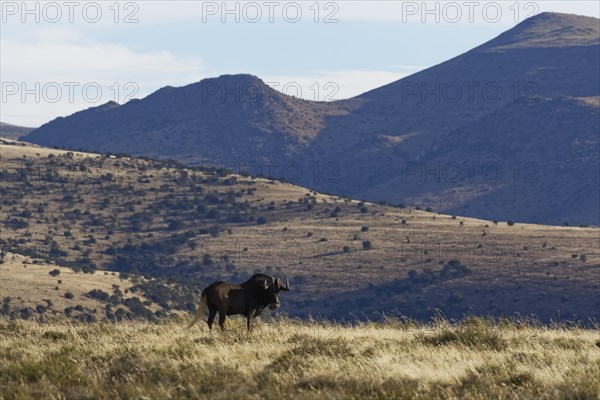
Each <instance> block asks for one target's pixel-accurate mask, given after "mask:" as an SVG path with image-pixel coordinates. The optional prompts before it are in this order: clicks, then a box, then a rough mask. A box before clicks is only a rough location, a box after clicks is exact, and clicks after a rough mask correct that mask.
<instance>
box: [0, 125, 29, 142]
mask: <svg viewBox="0 0 600 400" xmlns="http://www.w3.org/2000/svg"><path fill="white" fill-rule="evenodd" d="M34 129H35V128H27V127H25V126H17V125H12V124H7V123H6V122H0V136H1V137H3V138H7V139H18V138H19V137H21V136H25V135H27V134H28V133H29V132H31V131H32V130H34Z"/></svg>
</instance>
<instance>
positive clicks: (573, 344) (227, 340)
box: [0, 318, 600, 399]
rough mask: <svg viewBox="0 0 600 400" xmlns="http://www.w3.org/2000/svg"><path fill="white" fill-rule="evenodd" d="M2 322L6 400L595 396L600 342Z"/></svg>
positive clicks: (499, 328) (542, 333)
mask: <svg viewBox="0 0 600 400" xmlns="http://www.w3.org/2000/svg"><path fill="white" fill-rule="evenodd" d="M185 322H186V321H171V322H167V323H164V324H150V323H120V324H110V323H94V324H75V325H72V324H70V323H68V322H66V321H64V322H55V323H49V324H38V323H35V322H32V321H15V322H8V321H6V320H4V321H0V334H1V338H2V339H1V341H0V387H1V389H0V390H1V392H0V397H2V398H5V399H12V398H19V399H27V398H35V399H37V398H104V399H114V398H153V399H167V398H169V399H170V398H198V399H236V398H240V399H241V398H251V399H262V398H273V399H338V398H340V399H354V398H356V399H359V398H360V399H363V398H390V399H392V398H393V399H396V398H406V399H413V398H417V399H418V398H423V399H428V398H444V399H483V398H497V399H530V398H531V399H534V398H535V399H555V398H564V399H573V398H577V399H597V398H598V393H599V392H600V347H599V339H600V333H599V331H598V330H583V329H579V328H564V327H534V326H531V325H527V324H515V323H506V324H499V325H498V324H493V323H491V322H489V321H486V320H481V319H473V320H469V321H465V322H463V323H461V324H458V325H453V324H449V323H447V322H444V321H440V322H437V323H434V324H427V325H414V324H411V323H405V322H400V321H395V320H392V321H387V322H384V323H377V324H376V323H367V324H363V325H359V326H342V325H336V324H329V323H317V322H299V321H293V320H287V319H279V320H277V321H274V322H273V323H271V324H265V323H259V324H258V326H257V328H256V330H255V331H254V332H252V333H250V334H248V333H247V332H246V331H245V329H244V322H243V321H242V320H241V319H235V318H234V319H231V320H229V321H228V328H229V331H228V332H226V333H221V332H214V333H212V334H211V333H209V332H208V330H207V328H206V326H205V325H204V324H203V325H202V326H201V327H198V326H196V327H194V328H192V329H190V330H186V329H184V326H185V325H186V324H185Z"/></svg>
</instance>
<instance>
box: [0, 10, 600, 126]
mask: <svg viewBox="0 0 600 400" xmlns="http://www.w3.org/2000/svg"><path fill="white" fill-rule="evenodd" d="M22 4H23V3H22V2H21V1H15V2H13V1H2V4H1V12H2V23H1V39H0V46H1V47H0V58H1V61H0V75H1V76H0V78H1V79H0V80H1V81H2V104H1V105H2V110H1V113H0V114H1V115H0V119H1V120H2V121H4V122H10V123H13V124H20V125H29V126H37V125H40V124H42V123H44V122H47V121H49V120H51V119H53V118H55V117H57V116H63V115H68V114H71V113H73V112H75V111H78V110H81V109H83V108H87V107H92V106H97V105H99V104H102V103H104V102H106V101H108V100H116V101H118V102H120V103H122V102H123V101H126V100H127V99H128V98H130V97H131V96H133V97H137V98H140V97H144V96H146V95H147V94H149V93H151V92H153V91H155V90H157V89H159V88H160V87H162V86H165V85H172V86H181V85H185V84H188V83H192V82H196V81H198V80H201V79H203V78H206V77H212V76H218V75H221V74H226V73H251V74H254V75H257V76H259V77H260V78H262V79H263V80H264V81H266V82H269V83H270V84H271V85H272V86H274V87H275V88H276V89H279V90H284V88H285V90H286V91H287V92H288V93H289V94H295V93H298V92H297V90H298V88H299V89H300V90H301V93H298V94H299V95H301V96H302V97H304V98H308V99H317V100H330V99H341V98H346V97H351V96H355V95H358V94H360V93H362V92H364V91H366V90H369V89H372V88H374V87H377V86H381V85H383V84H386V83H389V82H392V81H394V80H397V79H400V78H402V77H404V76H407V75H409V74H411V73H414V72H417V71H419V70H421V69H423V68H426V67H429V66H432V65H435V64H438V63H440V62H442V61H444V60H447V59H448V58H451V57H453V56H456V55H458V54H460V53H463V52H465V51H467V50H469V49H471V48H473V47H475V46H477V45H479V44H481V43H483V42H486V41H488V40H490V39H492V38H493V37H495V36H497V35H498V34H500V33H501V32H503V31H505V30H507V29H509V28H511V27H512V26H514V25H515V24H516V23H518V22H520V21H522V20H523V19H525V18H526V17H527V16H529V15H531V14H534V13H539V12H542V11H558V12H566V13H574V14H581V15H589V16H595V17H599V16H600V6H599V5H598V2H596V1H542V2H527V1H522V2H517V1H500V2H469V1H466V2H461V1H457V2H427V3H423V2H421V1H418V2H400V1H397V2H393V1H381V2H380V1H330V2H328V1H322V2H316V1H298V2H288V1H256V2H234V1H231V2H227V3H224V2H221V1H217V2H210V1H209V2H200V1H198V2H193V1H168V2H167V1H132V2H126V1H124V2H119V3H117V2H114V1H106V2H74V5H68V4H67V3H65V2H62V1H56V2H28V3H27V5H26V7H27V9H24V8H23V6H22ZM423 5H425V6H423ZM426 11H429V12H428V13H427V12H426ZM328 83H331V84H329V85H327V84H328ZM84 88H85V89H84ZM98 88H99V89H100V90H101V95H100V93H98V94H97V90H98Z"/></svg>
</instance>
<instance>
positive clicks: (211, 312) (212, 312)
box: [206, 308, 217, 331]
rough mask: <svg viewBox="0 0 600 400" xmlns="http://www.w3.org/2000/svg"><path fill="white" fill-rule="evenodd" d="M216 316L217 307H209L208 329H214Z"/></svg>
mask: <svg viewBox="0 0 600 400" xmlns="http://www.w3.org/2000/svg"><path fill="white" fill-rule="evenodd" d="M216 316H217V309H216V308H209V309H208V320H207V321H206V323H207V324H208V329H210V330H211V331H212V326H213V322H214V321H215V317H216Z"/></svg>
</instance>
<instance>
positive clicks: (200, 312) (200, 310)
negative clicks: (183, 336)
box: [188, 293, 206, 329]
mask: <svg viewBox="0 0 600 400" xmlns="http://www.w3.org/2000/svg"><path fill="white" fill-rule="evenodd" d="M204 310H206V293H202V300H201V301H200V305H199V306H198V312H196V316H195V317H194V320H193V321H192V322H191V323H190V324H189V325H188V329H190V328H191V327H192V325H194V324H195V323H196V322H198V320H199V319H200V318H202V316H203V315H204Z"/></svg>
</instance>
